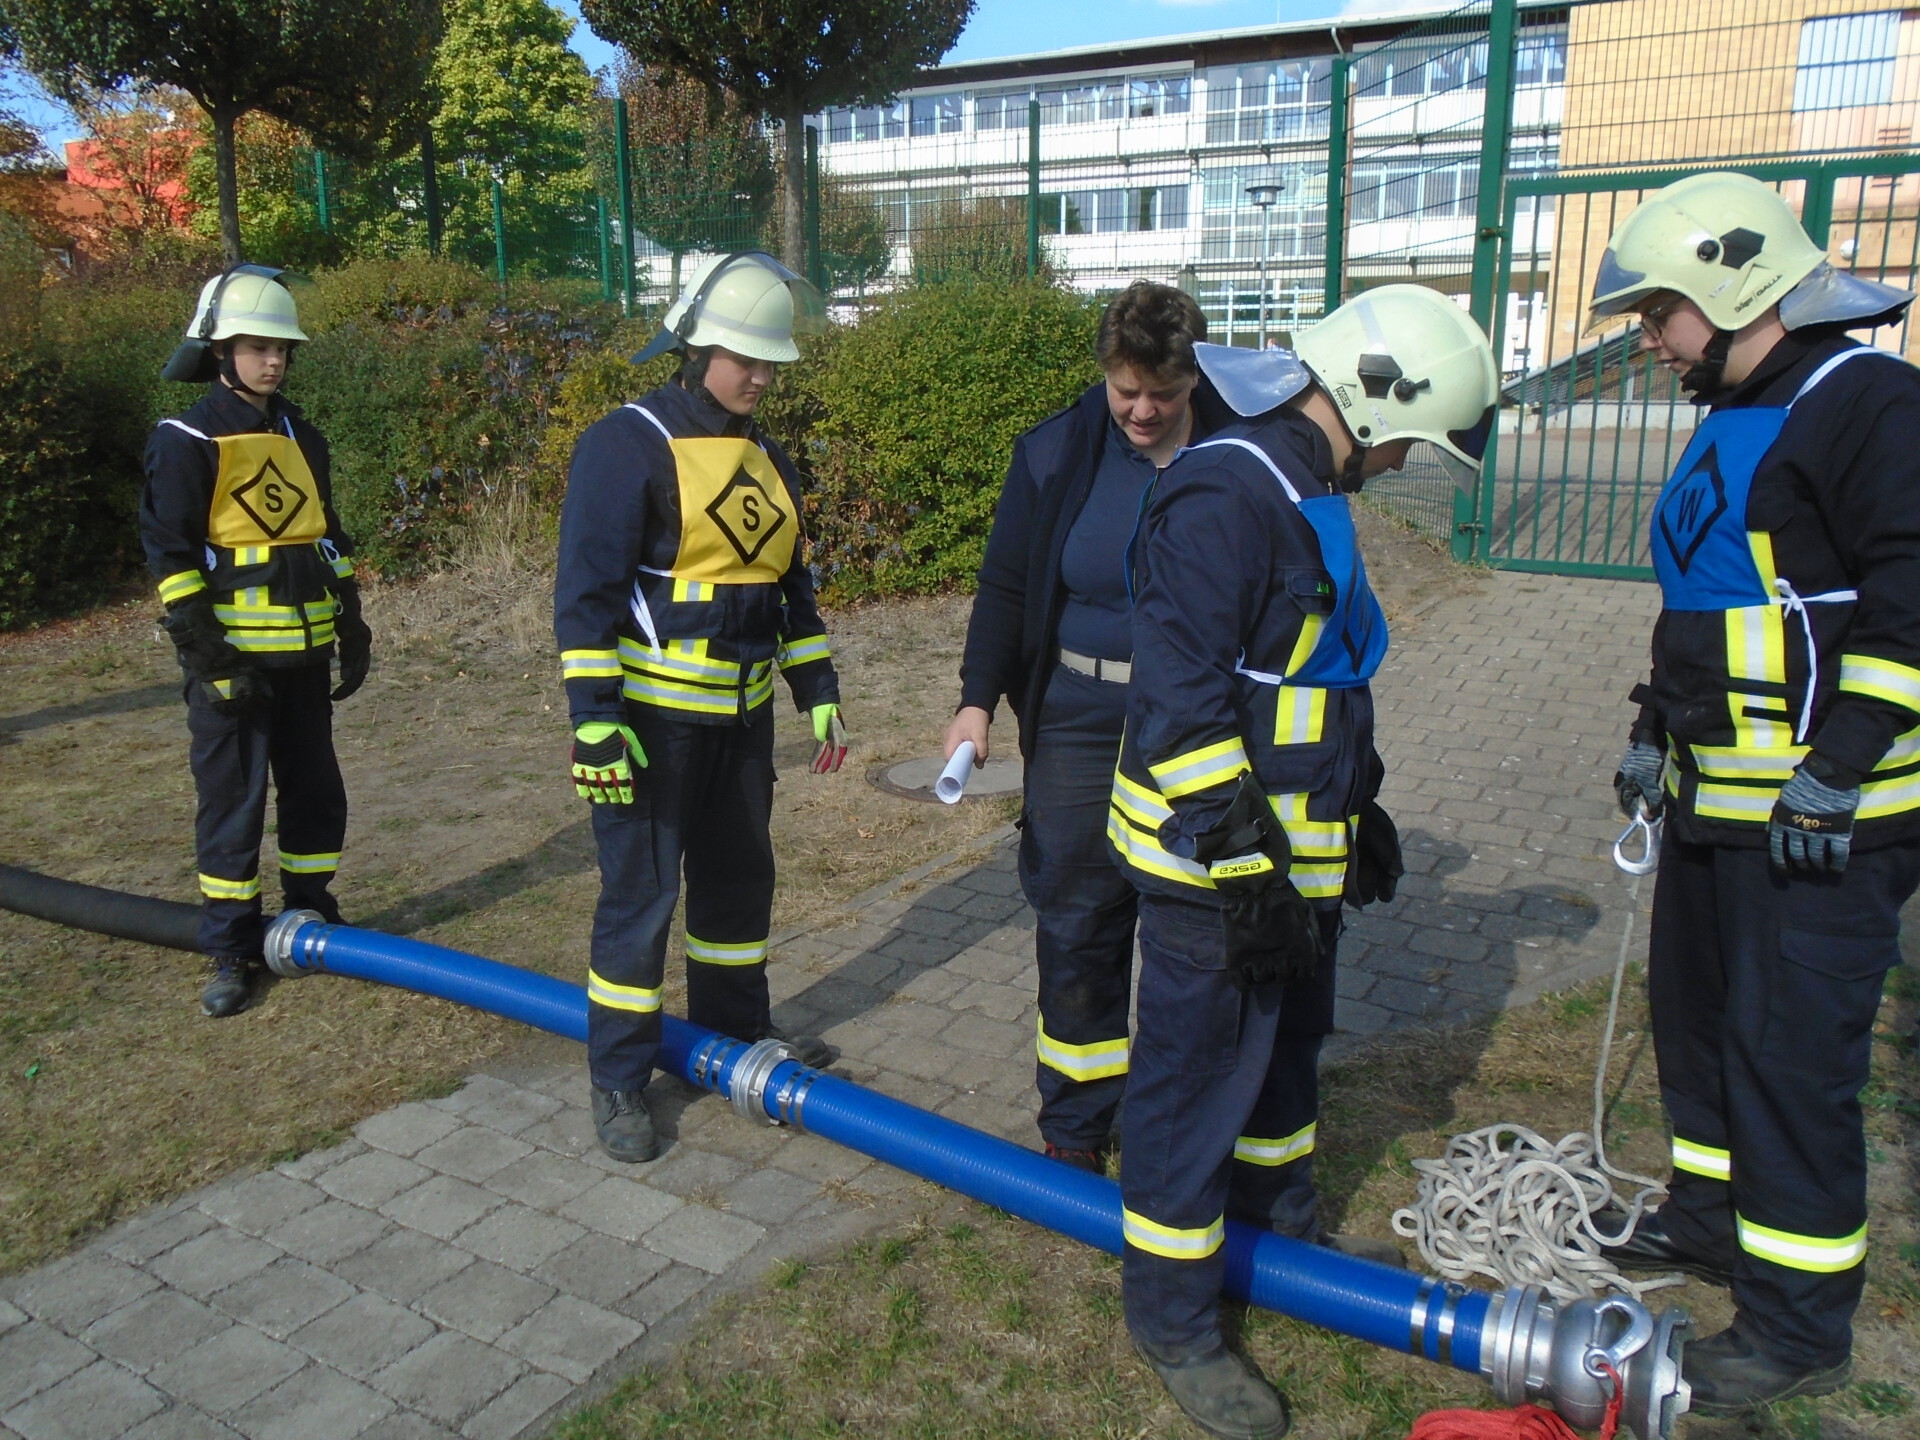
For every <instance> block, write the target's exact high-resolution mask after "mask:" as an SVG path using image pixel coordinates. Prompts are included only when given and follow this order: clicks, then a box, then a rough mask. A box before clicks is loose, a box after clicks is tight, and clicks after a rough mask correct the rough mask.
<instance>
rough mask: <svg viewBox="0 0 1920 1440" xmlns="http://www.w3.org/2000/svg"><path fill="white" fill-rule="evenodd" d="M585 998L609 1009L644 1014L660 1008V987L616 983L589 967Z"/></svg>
mask: <svg viewBox="0 0 1920 1440" xmlns="http://www.w3.org/2000/svg"><path fill="white" fill-rule="evenodd" d="M587 999H589V1000H591V1001H592V1002H593V1003H594V1004H596V1005H605V1006H606V1007H607V1008H608V1009H610V1010H632V1011H635V1012H637V1013H639V1014H642V1015H646V1014H651V1013H652V1012H653V1011H655V1010H658V1009H659V1008H660V987H659V986H657V985H656V986H655V987H654V988H653V989H651V990H648V989H644V988H642V987H641V986H638V985H616V984H614V983H613V982H612V981H611V980H607V979H603V978H602V977H600V976H599V975H596V974H595V973H594V972H593V971H592V970H591V969H589V970H588V971H587Z"/></svg>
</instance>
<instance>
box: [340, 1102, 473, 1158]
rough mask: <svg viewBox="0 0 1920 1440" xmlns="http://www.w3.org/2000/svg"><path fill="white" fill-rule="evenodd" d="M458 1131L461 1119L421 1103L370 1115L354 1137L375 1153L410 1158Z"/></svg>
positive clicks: (396, 1107)
mask: <svg viewBox="0 0 1920 1440" xmlns="http://www.w3.org/2000/svg"><path fill="white" fill-rule="evenodd" d="M459 1128H460V1119H459V1117H458V1116H456V1115H449V1114H448V1113H447V1112H446V1111H445V1110H440V1109H436V1108H435V1107H434V1106H432V1105H428V1104H425V1103H424V1102H421V1101H414V1102H413V1103H411V1104H407V1105H396V1106H394V1108H393V1109H391V1110H387V1111H383V1112H382V1113H380V1114H378V1115H370V1116H368V1117H367V1118H366V1119H365V1120H362V1121H361V1122H360V1123H359V1124H358V1125H356V1126H354V1127H353V1133H354V1134H355V1135H358V1136H359V1137H360V1138H361V1139H362V1140H364V1141H365V1142H366V1143H367V1144H369V1145H371V1146H373V1147H374V1148H375V1149H377V1150H387V1151H390V1152H392V1153H393V1154H395V1155H409V1156H410V1155H413V1154H415V1153H416V1152H418V1151H421V1150H424V1149H426V1148H427V1146H429V1145H431V1144H433V1142H434V1141H436V1140H439V1139H441V1138H442V1137H443V1136H446V1135H449V1134H451V1133H452V1132H453V1131H455V1130H457V1129H459Z"/></svg>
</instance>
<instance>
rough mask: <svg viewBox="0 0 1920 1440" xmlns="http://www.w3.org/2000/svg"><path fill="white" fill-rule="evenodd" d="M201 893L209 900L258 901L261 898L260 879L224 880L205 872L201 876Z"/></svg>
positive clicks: (256, 877) (255, 877)
mask: <svg viewBox="0 0 1920 1440" xmlns="http://www.w3.org/2000/svg"><path fill="white" fill-rule="evenodd" d="M200 893H201V894H202V895H204V896H206V897H207V898H208V899H209V900H258V899H259V898H260V877H259V876H258V875H256V876H254V877H253V878H252V879H251V880H222V879H221V878H220V877H219V876H218V875H208V874H206V873H205V872H204V871H203V872H202V873H201V876H200Z"/></svg>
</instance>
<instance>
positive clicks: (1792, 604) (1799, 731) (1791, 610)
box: [1773, 350, 1860, 745]
mask: <svg viewBox="0 0 1920 1440" xmlns="http://www.w3.org/2000/svg"><path fill="white" fill-rule="evenodd" d="M1854 353H1855V352H1854V351H1851V350H1849V351H1848V352H1847V354H1848V355H1851V354H1854ZM1845 358H1846V356H1844V355H1843V356H1838V357H1836V360H1835V361H1829V362H1828V367H1830V366H1831V365H1833V364H1834V363H1837V360H1843V359H1845ZM1823 368H1827V367H1823ZM1816 378H1817V377H1816ZM1809 383H1811V382H1809ZM1801 393H1802V394H1805V393H1806V392H1805V391H1804V390H1803V391H1802V392H1801ZM1773 588H1774V589H1776V590H1778V591H1779V592H1780V598H1779V600H1778V601H1776V602H1775V603H1776V604H1778V605H1779V606H1780V608H1781V609H1782V610H1784V611H1785V612H1786V613H1787V614H1789V615H1798V616H1799V617H1800V630H1801V633H1802V634H1804V635H1805V636H1806V637H1807V693H1806V697H1805V698H1804V699H1803V700H1801V702H1800V724H1799V726H1798V728H1796V729H1795V730H1794V732H1793V743H1794V744H1796V745H1804V744H1806V743H1807V731H1808V730H1809V729H1810V728H1812V725H1813V692H1814V691H1815V690H1817V689H1819V688H1820V647H1819V646H1817V645H1816V644H1814V640H1813V619H1812V617H1811V616H1809V615H1808V614H1807V606H1809V605H1845V604H1848V603H1850V602H1852V601H1855V600H1858V599H1859V598H1860V592H1859V591H1858V590H1828V591H1825V592H1823V593H1821V594H1819V595H1802V594H1800V593H1799V592H1798V591H1797V590H1795V589H1794V588H1793V582H1792V581H1790V580H1788V579H1786V577H1784V576H1780V577H1777V578H1776V579H1775V580H1774V582H1773Z"/></svg>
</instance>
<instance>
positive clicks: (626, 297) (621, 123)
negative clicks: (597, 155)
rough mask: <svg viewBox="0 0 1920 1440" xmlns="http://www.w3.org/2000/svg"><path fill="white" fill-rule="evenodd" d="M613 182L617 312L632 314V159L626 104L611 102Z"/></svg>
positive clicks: (615, 99) (624, 101) (621, 99)
mask: <svg viewBox="0 0 1920 1440" xmlns="http://www.w3.org/2000/svg"><path fill="white" fill-rule="evenodd" d="M613 178H614V181H615V183H616V184H618V185H619V187H620V268H621V270H622V272H623V275H624V278H623V279H622V280H621V282H620V310H621V313H622V314H625V315H631V314H633V157H632V156H630V155H629V154H628V153H627V102H626V99H625V98H624V97H621V96H616V97H614V102H613Z"/></svg>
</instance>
